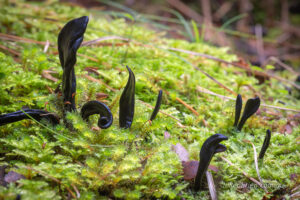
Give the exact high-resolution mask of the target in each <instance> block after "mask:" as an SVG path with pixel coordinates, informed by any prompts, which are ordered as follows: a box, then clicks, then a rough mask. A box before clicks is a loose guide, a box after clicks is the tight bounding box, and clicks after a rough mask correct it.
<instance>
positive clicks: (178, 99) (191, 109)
mask: <svg viewBox="0 0 300 200" xmlns="http://www.w3.org/2000/svg"><path fill="white" fill-rule="evenodd" d="M176 100H177V101H178V102H179V103H181V104H183V105H184V106H185V107H186V108H187V109H189V110H190V111H192V113H194V114H195V115H196V116H199V113H198V112H197V111H196V110H195V109H194V108H193V107H192V106H190V105H189V104H187V103H186V102H184V101H183V100H182V99H180V98H179V97H176Z"/></svg>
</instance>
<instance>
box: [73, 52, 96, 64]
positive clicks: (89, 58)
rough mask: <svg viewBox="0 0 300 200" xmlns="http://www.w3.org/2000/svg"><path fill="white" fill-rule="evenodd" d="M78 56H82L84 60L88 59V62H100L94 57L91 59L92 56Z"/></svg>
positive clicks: (79, 54)
mask: <svg viewBox="0 0 300 200" xmlns="http://www.w3.org/2000/svg"><path fill="white" fill-rule="evenodd" d="M77 55H78V56H81V57H84V58H86V59H88V60H91V61H94V62H99V60H98V59H96V58H93V57H91V56H87V55H84V54H81V53H77Z"/></svg>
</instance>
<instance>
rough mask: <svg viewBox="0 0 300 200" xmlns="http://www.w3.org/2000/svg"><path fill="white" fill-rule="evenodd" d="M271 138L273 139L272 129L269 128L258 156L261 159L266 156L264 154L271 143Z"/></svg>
mask: <svg viewBox="0 0 300 200" xmlns="http://www.w3.org/2000/svg"><path fill="white" fill-rule="evenodd" d="M270 140H271V131H270V130H269V129H268V130H267V133H266V137H265V139H264V143H263V146H262V147H261V150H260V153H259V156H258V158H259V159H263V158H264V155H265V153H266V151H267V149H268V147H269V145H270Z"/></svg>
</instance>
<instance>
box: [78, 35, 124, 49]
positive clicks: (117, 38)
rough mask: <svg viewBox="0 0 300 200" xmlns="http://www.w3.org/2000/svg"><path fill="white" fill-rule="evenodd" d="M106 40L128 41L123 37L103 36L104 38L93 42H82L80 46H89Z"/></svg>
mask: <svg viewBox="0 0 300 200" xmlns="http://www.w3.org/2000/svg"><path fill="white" fill-rule="evenodd" d="M106 40H123V41H129V39H128V38H124V37H120V36H115V35H112V36H105V37H101V38H98V39H95V40H90V41H86V42H82V44H81V46H91V45H93V44H96V43H99V42H102V41H106Z"/></svg>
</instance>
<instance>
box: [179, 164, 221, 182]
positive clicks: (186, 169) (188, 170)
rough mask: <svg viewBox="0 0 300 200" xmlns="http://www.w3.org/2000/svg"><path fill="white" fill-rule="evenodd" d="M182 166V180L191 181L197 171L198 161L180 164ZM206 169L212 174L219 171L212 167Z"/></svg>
mask: <svg viewBox="0 0 300 200" xmlns="http://www.w3.org/2000/svg"><path fill="white" fill-rule="evenodd" d="M182 166H183V178H184V180H186V181H188V180H192V179H194V178H195V177H196V175H197V171H198V166H199V161H196V160H192V161H188V162H182ZM208 169H210V170H212V171H214V172H218V171H219V169H218V168H217V167H216V166H214V165H209V166H208Z"/></svg>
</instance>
